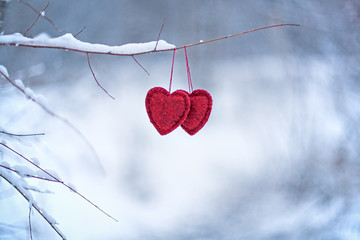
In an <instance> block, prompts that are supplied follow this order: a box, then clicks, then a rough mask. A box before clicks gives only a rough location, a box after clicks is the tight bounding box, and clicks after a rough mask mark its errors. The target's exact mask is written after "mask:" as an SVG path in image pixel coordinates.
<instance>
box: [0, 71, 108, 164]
mask: <svg viewBox="0 0 360 240" xmlns="http://www.w3.org/2000/svg"><path fill="white" fill-rule="evenodd" d="M0 75H2V76H3V77H4V78H5V79H6V80H7V81H8V82H10V83H11V84H12V85H13V86H14V87H16V88H17V89H18V90H19V91H21V92H22V93H23V94H24V95H25V96H26V97H27V98H29V99H30V100H31V101H33V102H34V103H36V104H37V105H38V106H40V107H41V108H42V109H43V110H44V111H45V112H46V113H48V114H49V115H50V116H53V117H55V118H57V119H59V120H60V121H62V122H63V123H65V124H66V125H67V126H68V127H69V128H71V129H72V130H73V131H74V132H75V133H76V134H78V135H79V136H80V137H81V139H82V140H83V141H84V142H85V143H86V144H87V145H88V147H89V148H90V150H91V151H92V153H93V155H94V157H95V159H96V161H97V163H98V165H99V169H100V170H101V171H104V169H103V166H102V165H101V163H100V160H99V157H98V155H97V152H96V150H95V148H94V147H93V146H92V144H91V143H90V142H89V140H88V139H87V138H86V137H85V136H84V134H83V133H82V132H81V131H80V130H79V129H78V128H77V127H75V126H74V125H73V124H72V123H71V122H69V120H67V119H66V118H64V117H62V116H60V115H58V114H56V113H55V112H53V111H52V110H50V109H49V108H48V107H46V106H45V105H44V104H42V103H41V102H39V101H37V100H36V98H34V97H33V96H30V95H29V94H27V93H26V91H25V90H24V89H23V88H21V87H20V86H19V85H17V84H16V83H15V82H14V81H13V80H11V79H10V78H9V77H8V76H7V75H6V74H5V73H3V72H2V71H0Z"/></svg>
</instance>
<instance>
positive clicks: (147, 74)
mask: <svg viewBox="0 0 360 240" xmlns="http://www.w3.org/2000/svg"><path fill="white" fill-rule="evenodd" d="M131 57H132V58H133V59H134V61H135V62H136V63H137V64H138V65H139V66H140V67H141V68H142V69H143V70H144V71H145V72H146V73H147V75H149V76H150V73H149V72H148V71H147V70H146V69H145V68H144V67H143V65H141V64H140V63H139V61H138V60H136V58H135V57H134V56H131Z"/></svg>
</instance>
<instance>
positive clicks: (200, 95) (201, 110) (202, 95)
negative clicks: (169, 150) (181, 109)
mask: <svg viewBox="0 0 360 240" xmlns="http://www.w3.org/2000/svg"><path fill="white" fill-rule="evenodd" d="M189 97H190V111H189V114H188V115H187V118H186V120H185V121H184V122H183V123H182V124H181V127H182V128H183V129H184V130H185V131H186V132H187V133H188V134H190V135H194V134H195V133H197V132H198V131H199V130H200V129H201V128H202V127H203V126H204V125H205V123H206V122H207V121H208V119H209V116H210V112H211V109H212V98H211V95H210V93H208V92H207V91H205V90H202V89H197V90H195V91H193V92H192V93H191V94H189Z"/></svg>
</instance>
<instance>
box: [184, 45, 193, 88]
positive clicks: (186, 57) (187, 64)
mask: <svg viewBox="0 0 360 240" xmlns="http://www.w3.org/2000/svg"><path fill="white" fill-rule="evenodd" d="M184 50H185V60H186V71H187V77H188V85H189V93H192V91H193V90H194V88H193V84H192V81H191V73H190V67H189V59H188V56H187V51H186V46H184Z"/></svg>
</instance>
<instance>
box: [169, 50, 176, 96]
mask: <svg viewBox="0 0 360 240" xmlns="http://www.w3.org/2000/svg"><path fill="white" fill-rule="evenodd" d="M175 51H176V49H175V48H174V52H173V58H172V64H171V74H170V84H169V93H171V84H172V78H173V72H174V62H175Z"/></svg>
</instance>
